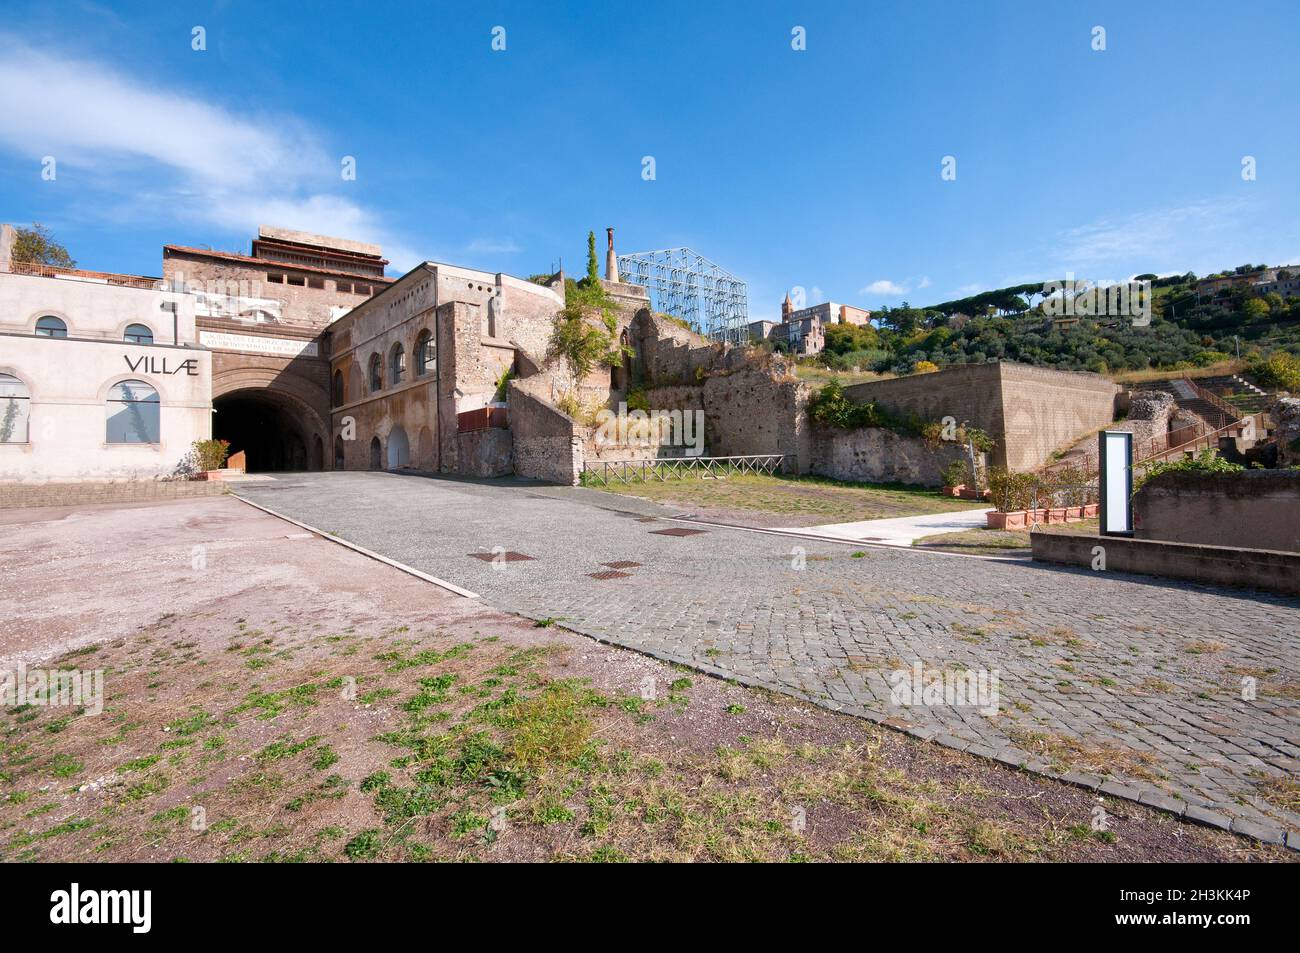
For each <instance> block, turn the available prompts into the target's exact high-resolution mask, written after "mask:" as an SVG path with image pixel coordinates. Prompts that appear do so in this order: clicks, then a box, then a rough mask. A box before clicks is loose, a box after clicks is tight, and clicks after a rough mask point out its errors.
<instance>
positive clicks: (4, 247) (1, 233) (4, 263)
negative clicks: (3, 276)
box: [0, 224, 18, 272]
mask: <svg viewBox="0 0 1300 953" xmlns="http://www.w3.org/2000/svg"><path fill="white" fill-rule="evenodd" d="M17 240H18V232H17V231H15V230H14V227H13V226H12V225H4V224H0V272H6V271H12V270H13V254H14V242H16V241H17Z"/></svg>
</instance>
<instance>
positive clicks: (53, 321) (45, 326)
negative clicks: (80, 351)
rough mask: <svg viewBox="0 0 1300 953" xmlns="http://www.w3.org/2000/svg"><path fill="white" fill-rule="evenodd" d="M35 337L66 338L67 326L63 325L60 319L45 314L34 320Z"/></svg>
mask: <svg viewBox="0 0 1300 953" xmlns="http://www.w3.org/2000/svg"><path fill="white" fill-rule="evenodd" d="M36 335H37V336H38V337H43V338H66V337H67V336H68V326H67V325H66V324H64V323H63V319H62V318H56V317H55V316H54V315H52V314H47V315H45V316H44V317H42V318H37V319H36Z"/></svg>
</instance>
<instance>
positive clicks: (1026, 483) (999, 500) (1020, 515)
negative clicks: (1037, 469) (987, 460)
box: [986, 467, 1038, 529]
mask: <svg viewBox="0 0 1300 953" xmlns="http://www.w3.org/2000/svg"><path fill="white" fill-rule="evenodd" d="M1036 486H1037V477H1035V476H1034V475H1033V474H1032V473H1011V472H1009V471H1007V470H1004V469H1002V468H1000V467H999V468H998V469H995V470H990V471H989V490H990V496H989V498H990V500H991V501H992V503H993V506H994V511H993V512H991V513H988V514H987V515H986V523H987V525H988V527H989V529H1024V528H1026V527H1027V526H1029V524H1030V512H1029V506H1030V504H1031V503H1032V501H1033V498H1034V490H1035V487H1036ZM1033 515H1034V516H1037V515H1038V513H1037V512H1035V513H1034V514H1033Z"/></svg>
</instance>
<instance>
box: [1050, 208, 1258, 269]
mask: <svg viewBox="0 0 1300 953" xmlns="http://www.w3.org/2000/svg"><path fill="white" fill-rule="evenodd" d="M1252 207H1253V203H1252V201H1251V200H1249V199H1247V198H1243V197H1229V198H1220V199H1214V200H1207V201H1200V202H1193V203H1190V204H1186V205H1175V206H1168V207H1165V208H1156V209H1148V210H1145V211H1141V212H1136V213H1133V214H1130V215H1124V216H1120V217H1115V218H1101V219H1097V220H1095V221H1092V222H1089V223H1087V224H1084V225H1080V226H1077V227H1075V228H1071V229H1068V230H1066V231H1065V232H1063V233H1062V234H1061V235H1060V237H1059V239H1058V241H1057V243H1056V246H1055V247H1054V248H1053V249H1052V250H1051V252H1050V257H1051V259H1052V261H1053V262H1054V263H1055V265H1056V267H1057V268H1059V269H1060V270H1062V271H1065V270H1069V271H1074V272H1076V273H1078V274H1083V273H1084V272H1087V271H1097V270H1101V269H1108V268H1109V269H1115V268H1118V269H1119V271H1120V272H1124V273H1127V272H1129V271H1135V272H1136V273H1142V272H1147V271H1162V270H1164V271H1174V272H1182V271H1186V270H1188V269H1189V268H1190V269H1209V268H1223V267H1226V266H1227V265H1229V264H1231V263H1232V262H1233V261H1234V260H1235V258H1234V256H1237V255H1241V254H1245V255H1246V257H1247V258H1249V257H1250V256H1251V252H1250V251H1249V249H1251V248H1256V247H1257V245H1258V234H1257V233H1252V232H1250V231H1249V229H1247V228H1246V226H1248V225H1249V223H1250V222H1251V220H1252V214H1251V209H1252ZM1262 251H1263V249H1258V250H1257V251H1256V252H1255V256H1256V257H1258V255H1259V253H1260V252H1262ZM1117 274H1118V272H1117Z"/></svg>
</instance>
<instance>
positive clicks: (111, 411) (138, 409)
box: [104, 381, 162, 443]
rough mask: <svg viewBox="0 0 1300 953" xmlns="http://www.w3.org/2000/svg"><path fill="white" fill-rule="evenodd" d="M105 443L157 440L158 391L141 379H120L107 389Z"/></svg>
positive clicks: (150, 441) (151, 441)
mask: <svg viewBox="0 0 1300 953" xmlns="http://www.w3.org/2000/svg"><path fill="white" fill-rule="evenodd" d="M107 410H108V426H107V429H106V435H105V437H104V440H105V442H107V443H161V442H162V441H161V437H160V435H159V412H158V410H159V401H158V392H157V391H156V390H154V389H153V388H152V387H150V386H149V385H148V384H146V383H145V382H144V381H122V382H121V383H120V384H114V385H113V389H112V390H110V391H109V392H108V408H107Z"/></svg>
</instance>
